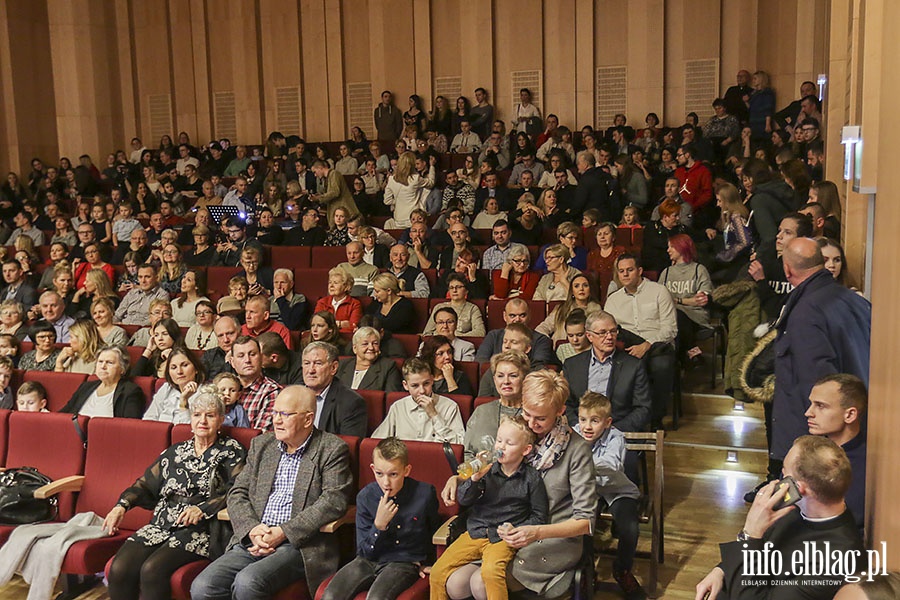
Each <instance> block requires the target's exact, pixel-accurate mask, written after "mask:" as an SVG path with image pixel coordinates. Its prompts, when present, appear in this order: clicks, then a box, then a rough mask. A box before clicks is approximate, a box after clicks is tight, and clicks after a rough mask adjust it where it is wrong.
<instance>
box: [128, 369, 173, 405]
mask: <svg viewBox="0 0 900 600" xmlns="http://www.w3.org/2000/svg"><path fill="white" fill-rule="evenodd" d="M131 381H133V382H134V384H135V385H136V386H138V387H139V388H141V391H142V392H144V398H145V399H146V402H145V404H144V406H145V407H147V406H150V402H152V401H153V393H154V392H155V391H156V388H155V385H156V377H145V376H140V377H132V378H131ZM162 381H165V379H163V380H162Z"/></svg>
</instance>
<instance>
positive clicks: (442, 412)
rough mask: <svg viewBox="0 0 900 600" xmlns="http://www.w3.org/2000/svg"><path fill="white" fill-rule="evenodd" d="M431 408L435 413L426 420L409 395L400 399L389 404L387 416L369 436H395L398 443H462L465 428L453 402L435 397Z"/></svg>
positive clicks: (422, 410)
mask: <svg viewBox="0 0 900 600" xmlns="http://www.w3.org/2000/svg"><path fill="white" fill-rule="evenodd" d="M434 408H435V410H436V411H437V414H436V415H435V416H434V418H429V417H428V415H427V414H426V413H425V409H423V408H422V407H421V406H419V405H418V404H417V403H416V401H415V400H413V399H412V396H406V397H404V398H401V399H400V400H398V401H397V402H395V403H394V404H392V405H391V408H390V410H388V414H387V417H386V418H385V419H384V422H383V423H381V425H379V426H378V429H376V430H375V431H374V432H373V433H372V437H373V438H386V437H389V436H396V437H398V438H400V439H401V440H412V441H419V442H450V443H451V444H462V443H463V437H464V436H465V427H464V426H463V422H462V417H461V416H460V414H459V406H458V405H457V404H456V402H454V401H453V400H451V399H450V398H446V397H444V396H441V395H438V394H435V396H434Z"/></svg>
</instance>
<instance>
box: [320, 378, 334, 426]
mask: <svg viewBox="0 0 900 600" xmlns="http://www.w3.org/2000/svg"><path fill="white" fill-rule="evenodd" d="M329 389H331V386H330V385H329V386H328V387H327V388H325V389H324V390H322V393H321V394H316V427H318V426H319V420H320V419H321V418H322V409H323V408H325V396H327V395H328V390H329Z"/></svg>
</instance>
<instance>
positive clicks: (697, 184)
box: [675, 144, 717, 230]
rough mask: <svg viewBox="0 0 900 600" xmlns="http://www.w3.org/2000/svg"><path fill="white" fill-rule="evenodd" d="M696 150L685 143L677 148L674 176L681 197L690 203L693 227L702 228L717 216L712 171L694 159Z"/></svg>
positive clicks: (708, 225) (710, 223)
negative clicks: (676, 164)
mask: <svg viewBox="0 0 900 600" xmlns="http://www.w3.org/2000/svg"><path fill="white" fill-rule="evenodd" d="M695 155H696V150H695V148H694V146H693V145H692V144H686V145H684V146H682V147H681V148H679V149H678V152H677V153H676V155H675V158H676V159H677V160H678V165H679V166H678V168H677V169H676V170H675V177H677V178H678V182H679V184H680V188H679V190H678V192H679V194H681V198H682V199H683V200H684V201H685V202H687V203H688V204H690V205H691V208H692V209H693V212H694V227H696V228H698V229H700V230H703V229H706V228H708V227H712V226H714V224H715V222H716V218H717V214H716V213H717V211H716V210H715V209H716V205H715V203H711V202H710V201H711V200H712V198H713V189H712V173H711V172H710V171H709V169H708V168H707V167H706V165H704V164H703V163H701V162H699V161H697V160H696V159H695Z"/></svg>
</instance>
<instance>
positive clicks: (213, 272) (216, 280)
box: [206, 267, 242, 296]
mask: <svg viewBox="0 0 900 600" xmlns="http://www.w3.org/2000/svg"><path fill="white" fill-rule="evenodd" d="M241 271H242V269H241V268H239V267H209V268H208V269H206V286H207V287H208V288H209V289H210V290H215V291H217V292H219V293H220V294H222V295H223V296H227V295H228V280H230V279H231V278H232V277H234V276H235V275H237V274H238V273H240V272H241Z"/></svg>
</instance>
